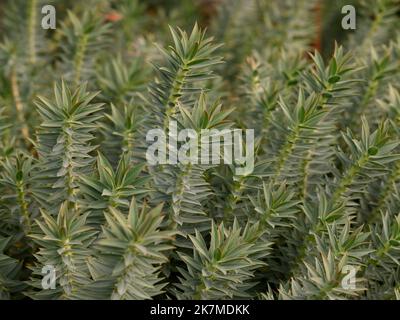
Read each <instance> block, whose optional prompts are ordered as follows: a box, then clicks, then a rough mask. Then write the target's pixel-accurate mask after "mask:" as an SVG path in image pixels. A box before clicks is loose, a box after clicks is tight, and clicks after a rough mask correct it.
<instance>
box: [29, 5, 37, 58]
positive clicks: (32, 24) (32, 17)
mask: <svg viewBox="0 0 400 320" xmlns="http://www.w3.org/2000/svg"><path fill="white" fill-rule="evenodd" d="M36 10H37V0H29V4H28V48H29V51H28V60H29V63H30V64H32V65H34V64H35V63H36V60H37V59H36V32H35V29H36V24H37V23H38V22H37V21H36V20H37V13H36Z"/></svg>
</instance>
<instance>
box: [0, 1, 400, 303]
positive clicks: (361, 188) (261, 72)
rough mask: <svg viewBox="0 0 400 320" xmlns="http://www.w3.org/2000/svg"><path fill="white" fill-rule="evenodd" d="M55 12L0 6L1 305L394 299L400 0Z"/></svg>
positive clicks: (115, 4)
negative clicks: (46, 17)
mask: <svg viewBox="0 0 400 320" xmlns="http://www.w3.org/2000/svg"><path fill="white" fill-rule="evenodd" d="M51 3H52V4H53V5H55V7H56V9H57V30H44V29H42V28H40V18H41V13H40V8H41V5H42V4H43V2H42V1H41V0H29V1H20V0H18V1H14V0H9V1H6V3H5V4H4V5H3V4H0V6H1V9H2V10H1V11H2V12H4V15H2V17H1V21H0V22H1V23H0V31H1V32H0V34H1V36H0V299H21V298H31V299H116V300H122V299H123V300H129V299H361V300H362V299H399V298H400V267H399V261H400V256H399V252H400V218H399V217H400V215H399V213H400V212H399V210H400V152H399V150H400V147H399V139H400V130H399V127H400V94H399V92H400V87H399V80H400V64H399V61H400V59H399V58H400V36H399V33H398V30H399V21H400V19H399V13H400V8H399V3H398V1H397V0H379V1H374V3H371V2H370V1H363V0H354V1H351V3H352V4H353V5H354V6H355V7H356V10H357V14H358V15H357V30H354V31H344V30H341V29H340V19H339V18H340V17H341V13H340V4H341V2H335V4H333V2H332V1H309V0H299V1H291V0H283V1H270V0H234V1H232V0H221V1H211V2H207V5H203V4H202V2H192V1H183V2H182V1H180V2H179V4H178V2H175V1H173V2H164V1H152V2H139V1H129V0H123V1H114V0H101V1H100V0H99V1H62V0H60V1H54V2H51ZM46 4H48V3H46ZM346 4H347V3H346ZM3 6H4V10H3ZM194 20H198V22H199V23H197V22H195V21H194ZM336 20H338V22H336ZM336 23H338V27H337V28H336V27H335V24H336ZM168 24H171V25H176V26H178V25H179V26H181V27H171V26H170V27H168V26H169V25H168ZM205 26H209V28H208V31H206V28H205ZM334 27H335V28H334ZM332 28H334V29H337V30H335V31H334V32H333V33H332V34H329V32H328V30H331V29H332ZM154 42H155V44H156V45H153V44H154ZM321 44H322V45H323V48H321ZM331 49H332V50H331ZM223 60H224V62H223ZM152 66H153V68H152ZM171 121H175V122H176V124H177V130H183V129H192V130H194V132H196V133H197V139H198V140H197V141H196V142H197V146H198V148H197V150H195V151H196V152H197V153H200V151H202V150H201V148H202V146H201V138H210V137H212V136H213V135H215V133H212V132H210V133H209V136H206V137H204V136H202V137H201V136H199V134H200V133H201V132H202V130H213V129H218V130H220V131H222V130H224V129H242V130H244V129H254V134H255V143H254V144H255V150H254V170H252V171H251V172H250V171H247V172H245V173H244V174H242V175H240V174H238V173H237V171H236V170H235V169H236V168H238V167H239V163H238V162H235V163H233V164H223V163H221V161H220V163H219V164H218V163H210V164H204V163H202V162H201V161H195V160H194V159H189V160H188V161H184V162H180V163H178V164H176V165H175V164H171V163H170V164H151V163H150V162H148V161H147V160H146V151H147V150H148V147H149V141H148V140H147V134H148V132H149V130H151V129H158V130H161V131H162V132H164V133H165V136H166V137H168V138H169V139H170V140H169V142H170V144H169V145H168V149H167V150H166V151H167V152H168V153H171V154H172V155H177V154H178V149H179V148H180V147H182V146H184V145H185V141H177V139H174V138H173V136H172V132H170V126H169V124H170V122H171ZM175 143H176V146H177V148H178V149H176V148H175V147H174V146H173V145H174V144H175ZM242 147H243V149H244V150H248V149H246V148H247V146H246V145H245V144H243V145H242ZM223 156H224V155H222V154H221V155H220V159H218V160H222V159H223ZM53 271H54V272H53ZM47 272H50V273H47ZM51 272H53V273H51ZM349 272H350V273H349ZM351 272H354V276H355V282H354V283H351V285H350V286H348V284H349V283H348V279H349V276H351V275H352V274H351ZM53 274H54V276H55V278H54V279H53V280H55V283H54V284H55V289H48V288H47V286H46V285H50V282H49V280H51V276H52V275H53ZM353 284H354V285H353Z"/></svg>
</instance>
